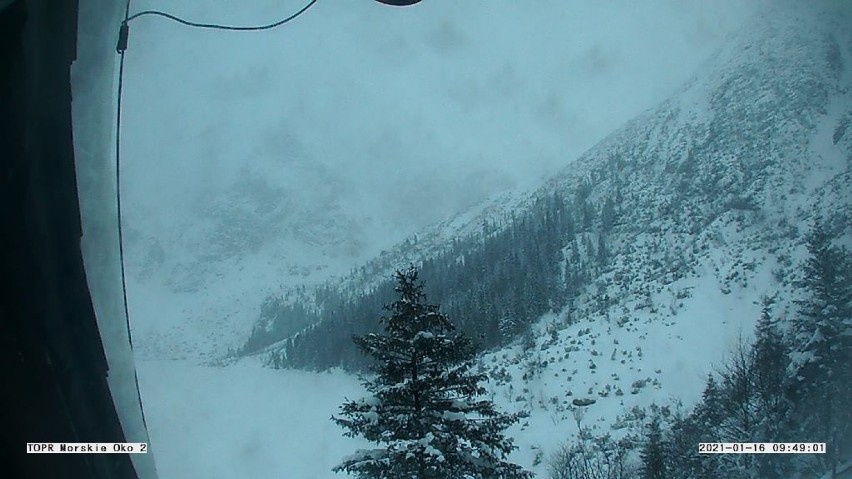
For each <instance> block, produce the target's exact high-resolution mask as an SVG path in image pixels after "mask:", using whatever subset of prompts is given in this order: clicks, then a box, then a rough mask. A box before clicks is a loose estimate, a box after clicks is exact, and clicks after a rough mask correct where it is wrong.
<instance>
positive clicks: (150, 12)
mask: <svg viewBox="0 0 852 479" xmlns="http://www.w3.org/2000/svg"><path fill="white" fill-rule="evenodd" d="M315 3H317V0H311V1H310V2H309V3H308V4H307V5H305V6H304V7H302V9H301V10H299V11H298V12H296V13H294V14H292V15H290V16H289V17H287V18H284V19H282V20H279V21H277V22H274V23H269V24H267V25H253V26H234V25H219V24H216V23H199V22H192V21H189V20H185V19H183V18H180V17H178V16H175V15H172V14H170V13H165V12H161V11H159V10H145V11H144V12H139V13H134V14H133V15H131V16H130V17H127V18H125V19H124V24H127V22H129V21H131V20H135V19H137V18H139V17H142V16H146V15H155V16H158V17H163V18H168V19H169V20H172V21H175V22H178V23H180V24H182V25H186V26H188V27H194V28H208V29H213V30H231V31H239V32H256V31H260V30H271V29H273V28H276V27H280V26H281V25H284V24H285V23H287V22H289V21H291V20H293V19H295V18H296V17H298V16H299V15H301V14H303V13H305V12H306V11H308V9H309V8H311V7H312V6H314V4H315Z"/></svg>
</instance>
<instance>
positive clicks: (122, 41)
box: [115, 21, 130, 55]
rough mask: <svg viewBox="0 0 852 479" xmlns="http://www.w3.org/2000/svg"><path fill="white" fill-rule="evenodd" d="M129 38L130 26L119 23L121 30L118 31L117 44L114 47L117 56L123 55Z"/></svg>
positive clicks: (125, 23)
mask: <svg viewBox="0 0 852 479" xmlns="http://www.w3.org/2000/svg"><path fill="white" fill-rule="evenodd" d="M129 36H130V26H129V25H128V24H127V22H126V21H124V22H121V28H120V29H119V30H118V44H117V45H116V46H115V51H116V52H117V53H119V54H122V55H123V54H124V51H125V50H127V39H128V37H129Z"/></svg>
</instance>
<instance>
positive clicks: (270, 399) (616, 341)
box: [139, 272, 760, 479]
mask: <svg viewBox="0 0 852 479" xmlns="http://www.w3.org/2000/svg"><path fill="white" fill-rule="evenodd" d="M756 276H760V272H757V274H756ZM678 286H679V287H682V288H683V289H689V290H690V291H692V293H691V294H692V295H691V296H690V297H688V298H684V299H683V303H684V305H683V306H682V307H680V308H679V309H678V310H677V313H676V314H674V315H672V316H670V317H667V318H666V319H665V320H660V319H659V316H668V315H667V314H665V313H659V314H653V313H651V312H649V311H641V310H640V311H638V312H636V313H635V314H634V315H633V319H632V320H631V321H630V322H629V323H627V324H624V325H622V326H618V325H617V324H615V323H614V322H613V323H607V322H606V320H604V319H602V318H600V317H598V318H593V319H592V320H583V321H579V322H577V323H575V324H572V325H570V326H568V327H567V328H564V329H561V330H559V331H558V333H557V335H556V338H555V339H554V338H553V337H551V336H550V335H549V334H548V333H547V332H546V329H547V325H548V324H550V323H552V322H553V321H558V320H559V318H558V317H557V316H551V317H545V318H543V319H542V320H541V322H540V324H539V327H540V329H541V331H540V332H541V334H540V335H538V338H537V339H536V342H535V346H534V347H532V348H530V349H528V350H527V351H526V352H524V351H523V349H522V347H521V346H520V345H516V346H513V347H510V348H506V349H503V350H500V351H497V352H494V353H490V354H487V355H485V356H484V357H483V358H482V364H483V368H484V369H485V370H486V371H489V372H490V373H491V376H492V380H491V381H490V383H489V384H488V389H489V394H490V396H491V397H492V398H493V400H494V401H495V403H497V404H498V405H499V407H500V409H502V410H503V411H506V412H519V411H528V412H529V413H530V416H529V417H528V418H524V419H522V420H521V422H520V423H518V424H516V425H515V426H513V427H511V428H510V429H509V430H508V431H507V435H508V436H510V437H512V438H514V440H515V443H516V445H517V446H518V449H517V450H516V451H515V452H514V453H513V455H512V460H513V461H514V462H517V463H519V464H521V465H523V466H524V467H526V468H528V469H530V470H533V471H535V472H536V473H537V476H538V477H541V478H544V477H547V473H546V471H547V469H546V468H547V459H548V458H549V457H550V456H551V455H552V454H553V453H555V452H556V451H557V450H558V449H559V447H560V446H561V445H562V444H563V443H565V442H566V441H568V440H573V439H575V438H576V434H577V432H578V430H577V423H576V420H575V418H574V414H573V411H572V409H571V408H572V406H571V401H572V400H573V399H577V398H592V399H595V400H596V401H597V402H596V403H595V404H593V405H591V406H589V407H588V408H587V411H586V415H585V417H584V418H583V422H582V424H583V426H588V427H590V428H591V429H592V430H593V432H594V433H595V434H604V433H607V432H609V433H612V434H614V435H618V434H622V433H624V432H626V431H627V430H626V429H624V428H623V427H624V426H625V425H627V426H629V425H630V421H629V420H625V416H626V415H628V413H629V411H630V410H631V409H632V408H633V407H634V406H638V407H642V408H647V407H648V406H650V405H651V404H652V403H655V404H657V405H666V404H669V403H671V402H672V401H677V400H680V401H682V402H683V403H684V405H685V406H687V407H688V406H689V405H691V404H692V403H694V402H695V401H696V400H697V399H698V398H699V397H700V394H701V390H702V388H703V382H704V380H705V379H706V377H707V373H709V372H710V371H711V370H712V368H713V367H714V366H718V365H719V364H720V363H721V360H722V359H723V358H724V357H725V356H726V354H727V353H729V352H730V351H732V349H733V347H734V346H735V345H736V341H737V338H738V337H739V336H740V335H742V336H745V337H748V336H749V335H750V333H751V329H752V326H753V323H754V321H755V320H756V318H757V317H758V316H759V305H757V304H755V302H754V301H753V299H752V298H753V296H752V293H751V292H750V291H749V289H750V288H753V287H754V286H751V287H749V288H738V287H735V288H734V289H733V291H731V292H730V293H728V294H724V293H723V292H721V291H720V287H719V284H718V283H717V280H716V278H715V276H714V275H713V274H710V273H708V274H705V275H703V276H701V277H699V278H693V279H689V280H684V281H683V284H678ZM656 299H657V300H659V301H658V304H660V305H661V307H660V309H661V310H663V309H664V308H663V307H662V306H663V305H665V304H666V303H664V302H663V296H658V297H657V298H656ZM665 308H668V306H667V305H666V306H665ZM655 317H656V318H657V319H654V318H655ZM586 330H591V331H590V332H589V333H585V331H586ZM613 350H615V353H613ZM544 362H547V364H545V365H543V363H544ZM592 363H594V364H595V367H594V368H591V367H590V365H591V364H592ZM499 370H503V371H504V372H505V373H507V374H508V375H501V374H499V373H497V371H499ZM529 371H535V373H534V374H528V376H527V378H526V379H525V378H524V377H523V376H524V374H525V373H529ZM139 373H140V377H139V380H140V388H141V391H142V399H143V403H144V406H145V412H146V418H147V422H148V428H149V432H150V435H151V443H152V446H151V447H152V450H153V451H154V454H155V458H156V461H157V467H158V470H159V472H160V476H161V477H163V478H165V479H168V478H182V477H205V478H211V479H215V478H223V479H224V478H232V477H246V478H257V479H264V478H280V477H287V478H289V477H293V478H304V479H312V478H317V479H320V478H333V477H345V476H343V475H337V474H334V473H333V472H332V471H331V468H332V467H333V466H334V465H335V464H337V462H338V461H339V460H340V459H341V458H342V457H344V456H346V455H347V454H351V453H352V452H354V450H355V449H357V448H360V447H365V446H366V443H365V442H364V441H361V440H357V439H350V438H345V437H343V435H342V433H343V430H342V429H340V428H339V427H338V426H336V425H335V424H333V423H332V422H331V421H330V420H329V418H330V417H331V415H332V414H335V413H336V412H337V408H338V406H339V405H340V404H341V403H342V402H343V400H344V398H347V397H348V398H357V397H362V396H363V395H364V391H363V389H362V388H361V386H360V384H359V383H358V380H357V378H355V377H353V376H351V375H348V374H345V373H343V372H340V371H333V372H328V373H311V372H305V371H293V370H273V369H267V368H264V367H262V365H261V364H260V363H259V361H257V360H255V359H252V358H250V359H246V360H243V361H241V362H239V363H237V364H233V365H230V366H224V367H217V366H209V365H199V364H196V363H194V362H193V361H190V360H170V361H166V360H159V361H142V362H140V364H139ZM499 377H503V378H506V380H503V381H501V380H499V379H498V378H499ZM637 381H638V382H639V383H641V385H640V386H638V387H637V386H636V384H637ZM619 390H620V391H621V393H618V392H617V391H619ZM634 391H635V392H634ZM619 423H620V424H619ZM641 424H642V421H639V422H638V423H634V424H633V425H638V426H641ZM613 426H615V427H613Z"/></svg>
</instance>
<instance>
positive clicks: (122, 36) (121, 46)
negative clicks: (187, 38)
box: [115, 0, 317, 431]
mask: <svg viewBox="0 0 852 479" xmlns="http://www.w3.org/2000/svg"><path fill="white" fill-rule="evenodd" d="M315 3H317V0H311V1H310V2H309V3H308V4H307V5H305V6H304V7H302V9H301V10H299V11H298V12H296V13H294V14H292V15H290V16H289V17H287V18H284V19H282V20H279V21H277V22H274V23H270V24H268V25H257V26H232V25H218V24H213V23H197V22H191V21H189V20H185V19H183V18H179V17H176V16H174V15H171V14H168V13H165V12H160V11H157V10H146V11H143V12H139V13H135V14H133V15H130V0H127V4H126V5H125V8H124V20H123V21H122V22H121V27H120V28H119V32H118V43H117V44H116V48H115V50H116V52H117V53H118V55H119V56H120V59H119V63H118V97H117V100H116V114H115V205H116V215H117V220H118V258H119V263H120V268H121V294H122V301H123V303H124V318H125V323H126V326H127V340H128V342H129V343H130V349H131V351H132V350H133V335H132V334H131V331H130V308H129V306H128V302H127V273H126V269H125V260H124V228H123V227H122V226H123V225H122V223H123V222H122V218H123V215H122V213H121V97H122V90H123V87H124V53H125V51H126V50H127V47H128V40H129V35H130V27H129V25H128V23H129V22H130V21H131V20H134V19H137V18H139V17H142V16H145V15H153V16H159V17H164V18H167V19H169V20H173V21H175V22H178V23H180V24H183V25H186V26H189V27H194V28H207V29H214V30H230V31H261V30H270V29H273V28H276V27H280V26H281V25H284V24H285V23H287V22H289V21H291V20H293V19H295V18H296V17H298V16H300V15H302V14H303V13H305V12H306V11H308V9H309V8H311V7H312V6H313V5H314V4H315ZM133 376H134V380H135V382H136V395H137V398H138V400H139V405H140V406H141V405H142V396H141V392H140V390H139V376H138V374H137V372H136V371H135V370H134V371H133ZM142 424H143V426H144V427H145V430H146V431H147V429H148V424H147V421H146V420H145V410H144V408H142Z"/></svg>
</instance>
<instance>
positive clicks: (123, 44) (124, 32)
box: [115, 0, 150, 439]
mask: <svg viewBox="0 0 852 479" xmlns="http://www.w3.org/2000/svg"><path fill="white" fill-rule="evenodd" d="M129 15H130V0H127V5H126V6H125V8H124V21H123V22H122V23H121V29H120V30H119V34H118V45H117V46H116V51H117V52H118V54H119V56H121V59H120V60H119V62H118V97H117V99H116V112H115V209H116V216H117V220H118V261H119V264H120V267H121V297H122V300H123V301H124V321H125V325H126V326H127V342H128V343H129V344H130V351H133V334H132V333H131V332H130V308H129V307H128V304H127V274H126V272H125V267H124V230H123V228H122V221H121V218H122V215H121V91H122V88H123V86H124V51H125V50H127V36H128V29H127V19H128V17H129ZM133 381H134V383H135V384H136V399H137V400H138V401H139V412H140V414H141V415H142V427H143V428H145V434H146V435H148V434H149V433H148V421H147V419H146V418H145V408H144V407H143V405H142V390H141V389H139V372H138V370H137V369H136V367H135V366H134V368H133ZM149 439H150V436H149Z"/></svg>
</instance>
